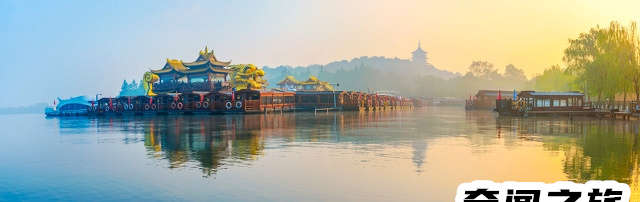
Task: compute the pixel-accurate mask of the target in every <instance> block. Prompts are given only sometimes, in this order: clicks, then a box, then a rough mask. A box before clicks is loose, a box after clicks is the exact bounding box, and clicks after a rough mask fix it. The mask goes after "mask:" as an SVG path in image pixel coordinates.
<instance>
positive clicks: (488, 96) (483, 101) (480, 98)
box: [467, 90, 513, 109]
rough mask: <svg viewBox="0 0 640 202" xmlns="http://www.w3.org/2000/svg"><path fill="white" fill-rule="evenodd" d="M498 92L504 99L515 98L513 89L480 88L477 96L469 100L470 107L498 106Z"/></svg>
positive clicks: (491, 107) (490, 107)
mask: <svg viewBox="0 0 640 202" xmlns="http://www.w3.org/2000/svg"><path fill="white" fill-rule="evenodd" d="M498 92H500V93H499V94H500V97H501V98H502V99H513V91H504V90H503V91H497V90H479V91H478V93H476V95H475V98H474V99H472V100H470V101H467V105H468V106H467V108H469V109H494V108H496V100H497V99H498Z"/></svg>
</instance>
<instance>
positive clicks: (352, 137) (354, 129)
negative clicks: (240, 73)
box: [0, 107, 640, 201]
mask: <svg viewBox="0 0 640 202" xmlns="http://www.w3.org/2000/svg"><path fill="white" fill-rule="evenodd" d="M0 125H1V126H2V127H3V129H4V132H3V133H2V134H0V162H2V163H0V200H27V201H41V200H83V201H86V200H159V201H165V200H214V201H221V200H224V201H228V200H235V201H238V200H240V201H265V200H269V201H272V200H279V201H300V200H304V201H329V200H335V201H391V200H395V201H451V200H452V199H453V197H454V195H455V190H456V187H457V186H458V184H459V183H462V182H469V181H472V180H479V179H489V180H494V181H506V180H517V181H544V182H554V181H558V180H574V181H578V182H585V181H587V180H591V179H602V180H604V179H613V180H617V181H620V182H624V183H629V185H630V186H631V189H632V191H633V194H632V199H635V200H637V199H636V198H637V197H635V196H636V195H637V193H638V192H639V190H638V170H639V169H638V160H639V159H640V155H638V154H639V152H640V147H639V146H638V145H639V144H638V143H640V140H638V133H639V131H640V130H639V126H638V124H637V122H636V121H619V120H618V121H614V120H598V119H573V120H570V119H565V118H546V119H540V118H500V117H497V115H496V114H494V113H492V112H488V111H465V110H464V109H463V108H462V107H430V108H422V109H416V110H415V111H386V112H330V113H318V114H314V113H284V114H279V113H275V114H267V115H264V114H255V115H229V116H154V117H100V118H88V117H72V118H53V119H47V118H44V117H42V115H2V116H0Z"/></svg>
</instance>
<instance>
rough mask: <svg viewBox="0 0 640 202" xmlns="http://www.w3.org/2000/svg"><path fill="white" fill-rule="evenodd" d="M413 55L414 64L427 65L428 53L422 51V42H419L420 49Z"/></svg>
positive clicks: (412, 53)
mask: <svg viewBox="0 0 640 202" xmlns="http://www.w3.org/2000/svg"><path fill="white" fill-rule="evenodd" d="M411 55H412V57H411V61H412V62H414V63H416V64H420V65H424V64H427V52H426V51H424V50H422V47H421V46H420V41H418V48H417V49H416V50H415V51H413V52H411Z"/></svg>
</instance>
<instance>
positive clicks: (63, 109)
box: [44, 96, 90, 116]
mask: <svg viewBox="0 0 640 202" xmlns="http://www.w3.org/2000/svg"><path fill="white" fill-rule="evenodd" d="M89 110H90V105H89V101H88V100H87V98H86V97H84V96H78V97H72V98H69V99H60V98H57V104H54V106H51V107H47V108H45V112H44V113H45V115H47V116H79V115H87V114H88V113H89Z"/></svg>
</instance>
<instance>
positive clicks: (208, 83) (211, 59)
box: [151, 47, 232, 93]
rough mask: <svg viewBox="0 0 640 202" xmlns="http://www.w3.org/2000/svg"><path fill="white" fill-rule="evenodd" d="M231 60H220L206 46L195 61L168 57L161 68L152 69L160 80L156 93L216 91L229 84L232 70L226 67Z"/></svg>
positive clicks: (155, 85) (154, 85)
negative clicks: (228, 77)
mask: <svg viewBox="0 0 640 202" xmlns="http://www.w3.org/2000/svg"><path fill="white" fill-rule="evenodd" d="M230 63H231V62H230V61H229V62H224V61H219V60H218V59H217V58H216V56H215V55H214V54H213V50H211V51H209V50H208V48H206V47H205V49H204V50H201V51H200V54H199V55H198V58H197V59H196V60H195V61H194V62H183V61H182V60H177V59H167V62H166V63H165V65H164V66H163V67H162V69H159V70H151V72H152V73H154V74H156V75H158V77H159V80H158V81H157V82H156V83H154V84H153V91H154V92H156V93H166V92H193V91H215V90H219V89H221V88H223V87H225V86H228V83H227V75H228V74H229V73H231V72H232V70H230V69H228V68H226V67H227V66H229V64H230Z"/></svg>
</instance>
